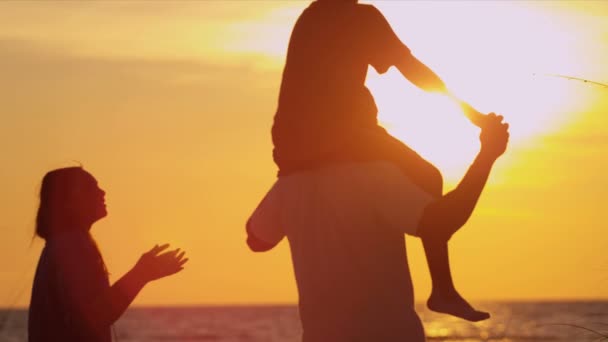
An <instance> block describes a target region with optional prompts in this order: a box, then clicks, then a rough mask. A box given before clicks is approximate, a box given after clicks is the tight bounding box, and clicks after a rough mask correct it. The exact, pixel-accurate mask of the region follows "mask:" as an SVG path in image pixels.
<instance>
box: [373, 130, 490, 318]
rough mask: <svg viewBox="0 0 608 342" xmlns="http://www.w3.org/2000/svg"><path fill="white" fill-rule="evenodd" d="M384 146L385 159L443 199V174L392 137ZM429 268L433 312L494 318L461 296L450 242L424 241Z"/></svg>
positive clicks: (437, 239) (433, 194) (431, 238)
mask: <svg viewBox="0 0 608 342" xmlns="http://www.w3.org/2000/svg"><path fill="white" fill-rule="evenodd" d="M384 134H386V135H387V137H385V138H384V139H386V140H384V142H383V143H381V144H378V146H376V147H377V148H378V149H379V150H381V151H383V152H382V153H383V155H384V157H385V158H386V159H387V160H389V161H392V162H394V163H396V164H397V165H398V166H399V168H400V169H401V170H402V171H403V172H404V173H405V174H406V176H407V177H409V178H410V179H411V180H412V181H413V182H414V183H415V184H416V185H418V186H419V187H420V188H422V189H423V190H425V191H426V192H427V193H429V194H431V195H432V196H433V197H435V198H438V197H441V196H442V195H443V177H442V176H441V172H440V171H439V170H438V169H437V168H436V167H435V166H434V165H433V164H431V163H429V162H428V161H426V160H425V159H424V158H422V157H421V156H420V155H418V154H417V153H416V152H415V151H413V150H412V149H410V148H409V147H407V146H406V145H405V144H403V143H402V142H401V141H400V140H398V139H396V138H394V137H392V136H390V135H389V134H388V133H384ZM422 244H423V246H424V251H425V254H426V259H427V264H428V266H429V271H430V273H431V280H432V283H433V290H432V293H431V296H430V298H429V300H428V302H427V305H428V307H429V309H431V310H433V311H437V312H442V313H447V314H450V315H454V316H457V317H460V318H463V319H466V320H469V321H480V320H484V319H487V318H489V317H490V315H489V314H488V313H486V312H481V311H477V310H475V309H474V308H473V307H472V306H471V305H470V304H469V303H467V301H466V300H464V298H462V297H461V296H460V294H459V293H458V291H456V287H455V286H454V282H453V280H452V273H451V270H450V260H449V255H448V241H447V240H445V239H444V238H439V237H437V238H433V237H429V238H425V239H423V240H422Z"/></svg>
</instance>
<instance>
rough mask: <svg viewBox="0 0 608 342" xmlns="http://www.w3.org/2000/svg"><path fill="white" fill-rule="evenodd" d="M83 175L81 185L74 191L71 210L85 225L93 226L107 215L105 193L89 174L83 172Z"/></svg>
mask: <svg viewBox="0 0 608 342" xmlns="http://www.w3.org/2000/svg"><path fill="white" fill-rule="evenodd" d="M83 173H84V174H83V177H82V180H81V184H79V185H78V186H77V188H76V189H74V193H73V208H75V209H76V211H77V212H78V216H79V217H80V218H81V219H82V220H83V221H84V222H85V223H87V224H93V223H94V222H96V221H98V220H100V219H102V218H104V217H105V216H106V215H107V214H108V212H107V209H106V203H105V195H106V193H105V191H103V190H102V189H101V188H100V187H99V184H98V183H97V180H96V179H95V178H94V177H93V176H92V175H91V174H89V173H87V172H85V171H83Z"/></svg>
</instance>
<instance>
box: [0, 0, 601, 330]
mask: <svg viewBox="0 0 608 342" xmlns="http://www.w3.org/2000/svg"><path fill="white" fill-rule="evenodd" d="M249 3H250V2H248V1H178V2H173V1H141V2H140V1H135V2H120V1H119V2H114V1H111V2H100V1H97V2H78V1H65V2H44V1H32V2H22V1H8V2H6V1H4V2H3V1H0V60H1V61H2V63H0V75H1V76H2V82H0V103H1V104H2V112H1V113H0V116H1V118H2V124H1V125H0V146H2V147H0V152H1V155H2V157H3V158H4V159H3V160H4V163H3V167H2V169H1V172H0V189H2V191H1V195H0V212H1V213H2V218H1V219H0V241H3V245H2V246H3V248H0V269H1V270H2V272H0V306H5V305H10V304H11V303H13V302H14V301H15V300H16V303H17V304H18V305H27V303H28V300H29V296H28V294H29V293H28V292H29V288H28V285H29V284H31V280H32V276H33V275H32V273H33V268H34V267H35V263H36V260H37V258H38V255H39V252H40V249H41V246H42V243H41V242H40V241H35V242H34V243H33V244H32V243H31V238H32V234H33V222H34V215H35V209H36V208H35V207H36V200H37V197H36V191H37V189H38V186H39V183H40V180H41V177H42V176H43V175H44V173H45V172H47V171H48V170H50V169H52V168H56V167H61V166H66V165H74V162H72V161H73V160H77V161H79V162H81V163H82V164H84V166H85V168H86V169H87V170H89V171H90V172H91V173H92V174H93V175H95V176H96V177H97V179H98V180H99V183H100V185H101V186H102V187H103V188H104V190H106V192H107V195H106V200H107V206H108V212H109V215H108V217H107V218H106V219H104V220H102V221H101V222H99V223H98V224H96V225H95V226H94V228H93V229H94V230H93V232H94V235H95V236H96V238H97V240H98V242H99V246H100V248H101V250H102V252H103V253H104V256H105V259H106V262H107V265H108V268H109V270H110V272H111V278H112V279H113V280H115V279H117V278H118V277H119V276H120V275H122V274H123V273H124V272H126V271H127V270H128V269H129V267H131V266H132V265H133V264H134V263H135V261H136V260H137V258H138V257H139V255H140V253H141V252H143V251H145V250H148V249H150V247H151V246H152V245H153V244H155V243H159V242H164V241H167V242H171V243H172V244H174V245H176V246H180V247H182V248H184V249H185V250H186V251H188V253H189V256H190V262H189V264H188V267H187V268H186V270H184V271H183V272H182V273H181V274H179V275H177V276H175V277H174V278H171V279H166V280H162V281H159V282H158V283H157V284H153V285H151V286H149V287H148V288H146V289H145V290H144V291H143V292H142V294H141V295H140V296H139V297H138V299H137V301H136V303H137V304H191V305H196V304H209V303H232V304H237V303H238V304H247V303H276V302H290V303H293V302H295V301H296V299H297V292H296V288H295V282H294V278H293V273H292V271H291V260H290V256H289V249H288V246H287V244H286V243H285V242H283V243H282V244H281V245H280V246H279V247H278V248H277V249H276V250H274V251H272V252H270V253H266V254H253V253H251V252H250V251H248V250H247V248H246V245H245V232H244V223H245V221H246V219H247V217H248V215H249V214H250V213H251V212H252V210H253V209H254V207H255V205H256V204H257V203H258V201H259V200H260V199H261V198H262V196H263V195H264V193H265V191H267V190H268V188H269V186H270V185H271V184H272V182H273V181H274V180H275V177H276V168H275V166H274V164H273V162H272V155H271V151H272V145H271V141H270V127H271V124H272V116H273V113H274V111H275V109H276V101H277V96H278V88H279V84H280V79H281V71H282V67H283V62H284V57H285V52H286V47H287V42H288V39H289V33H290V31H291V28H292V26H293V23H294V22H295V20H296V18H297V16H298V15H299V13H300V11H301V10H302V9H303V8H304V7H305V6H307V2H306V1H292V0H285V1H279V0H276V1H255V2H253V1H252V2H251V5H250V4H249ZM375 4H376V5H377V7H379V8H380V9H381V10H382V12H383V13H384V14H385V15H386V17H387V19H388V20H389V22H390V23H391V24H392V26H393V27H394V29H395V31H396V32H397V33H398V35H399V36H400V37H401V38H402V39H403V41H404V42H405V43H406V44H407V45H408V46H409V47H410V48H411V49H412V51H414V53H415V54H416V55H417V56H418V57H419V58H420V59H421V60H422V61H424V62H425V63H427V64H428V65H429V66H430V67H431V68H432V69H434V70H436V71H437V73H438V74H439V75H440V76H442V78H444V79H445V81H446V83H447V84H448V85H449V86H450V87H451V88H452V89H453V90H454V91H455V92H456V93H457V94H458V95H460V96H461V97H463V98H464V99H466V100H468V101H469V102H470V103H471V104H472V105H474V106H476V107H477V108H479V109H480V110H482V111H496V112H499V113H502V114H503V115H504V116H505V117H506V120H507V121H508V122H509V123H511V126H512V129H511V132H512V144H511V148H510V149H509V151H508V153H507V155H505V156H504V157H503V158H502V159H501V160H499V162H498V164H497V166H496V169H495V172H494V173H493V174H492V176H491V179H490V182H489V184H488V187H487V188H486V190H484V195H483V196H482V198H481V200H480V202H479V206H478V210H477V211H476V212H475V214H474V215H473V217H472V218H471V220H470V221H469V223H468V224H467V226H466V227H465V228H464V229H463V230H462V231H460V232H458V234H456V235H455V237H454V239H453V240H452V241H453V243H452V244H451V246H453V247H451V248H453V249H452V254H451V258H452V261H453V262H452V266H453V269H454V277H455V280H456V284H457V286H458V288H459V290H461V291H462V293H463V295H465V296H466V297H467V298H469V297H470V298H473V299H476V298H487V299H514V298H515V299H536V298H598V297H601V298H608V293H607V292H606V289H607V288H608V286H607V285H608V279H606V276H605V275H606V270H608V255H607V254H606V241H607V240H608V231H607V230H606V229H605V222H608V213H607V212H606V210H605V208H604V207H605V202H606V200H605V190H604V189H606V188H607V187H608V179H607V178H606V172H605V170H606V167H607V166H608V162H607V158H606V156H608V140H607V139H606V138H605V137H606V136H608V133H607V132H606V127H608V115H607V114H608V100H606V94H607V93H606V91H607V90H606V89H601V88H598V87H594V86H589V85H588V84H584V83H581V82H576V81H567V80H563V79H557V78H552V77H545V76H541V75H542V74H544V73H556V74H565V75H572V76H578V77H583V78H589V79H593V80H596V81H600V82H607V81H608V67H607V66H606V63H605V61H606V60H608V20H607V18H608V5H606V4H605V2H603V1H595V2H591V1H590V2H580V1H572V2H568V1H559V2H550V5H544V2H539V1H532V2H524V1H492V2H481V1H469V2H450V1H443V2H423V1H377V2H376V3H375ZM533 73H537V74H538V75H537V76H536V77H535V76H533V75H532V74H533ZM368 85H369V87H370V88H371V89H372V92H373V93H374V96H375V98H376V100H377V103H378V106H379V108H380V120H381V122H382V123H383V124H385V125H386V126H387V127H388V128H389V130H390V131H391V132H392V133H393V134H395V135H396V136H398V137H399V138H401V139H403V140H404V141H406V142H407V143H408V144H410V145H411V146H412V147H413V148H415V149H416V150H418V151H420V152H421V153H422V154H423V155H424V156H425V157H427V158H428V159H430V160H431V161H432V162H434V163H436V164H437V166H438V167H439V168H440V169H441V170H442V171H443V172H444V174H445V176H446V177H447V179H448V181H450V182H454V181H455V180H457V179H459V177H460V175H461V174H463V173H464V171H465V170H464V169H465V168H466V166H467V165H468V163H469V162H470V161H471V160H472V159H473V157H474V155H475V150H476V148H477V146H478V142H477V129H476V128H475V127H473V126H472V125H471V124H470V123H468V122H467V121H466V119H464V117H463V116H462V115H461V114H460V113H458V111H457V109H456V108H454V105H453V104H451V103H450V102H449V101H447V100H446V99H444V98H442V97H440V96H437V95H429V94H425V93H423V92H421V91H420V90H418V89H416V88H415V87H413V86H412V85H411V84H409V83H408V82H407V81H405V80H403V78H402V77H401V76H400V75H399V74H398V73H397V72H396V71H395V70H394V69H392V70H390V71H389V72H388V73H387V74H385V75H382V76H381V77H380V76H378V75H375V74H374V72H373V71H372V72H370V74H369V79H368ZM448 188H449V186H448ZM420 245H421V244H420V242H419V241H418V240H417V239H414V238H411V239H408V253H409V261H410V265H411V267H412V274H413V280H414V285H415V286H414V287H415V289H416V291H417V295H416V299H418V300H424V299H425V297H426V295H428V293H429V291H430V279H429V276H428V270H427V266H426V263H425V259H424V254H423V252H422V249H421V247H420ZM497 270H499V272H496V271H497ZM522 279H525V281H522ZM22 288H24V289H25V290H23V291H21V292H20V290H21V289H22ZM19 293H21V295H19ZM16 298H17V299H16ZM436 328H437V329H438V330H436V331H435V330H433V331H434V332H435V333H436V334H438V335H441V334H442V333H443V332H442V331H441V327H436ZM433 329H434V328H433Z"/></svg>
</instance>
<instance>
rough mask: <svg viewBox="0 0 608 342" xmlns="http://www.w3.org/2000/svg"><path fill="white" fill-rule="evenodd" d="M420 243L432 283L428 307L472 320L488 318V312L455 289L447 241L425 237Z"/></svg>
mask: <svg viewBox="0 0 608 342" xmlns="http://www.w3.org/2000/svg"><path fill="white" fill-rule="evenodd" d="M422 245H423V246H424V253H425V254H426V262H427V264H428V266H429V271H430V273H431V280H432V283H433V290H432V292H431V296H430V297H429V299H428V301H427V306H428V308H429V309H431V310H433V311H436V312H441V313H445V314H449V315H452V316H456V317H460V318H462V319H466V320H468V321H472V322H478V321H482V320H484V319H488V318H490V314H488V313H487V312H483V311H477V310H475V308H473V307H472V306H471V305H470V304H469V303H468V302H467V301H466V300H465V299H464V298H462V296H461V295H460V294H459V293H458V291H456V287H455V286H454V282H453V280H452V272H451V270H450V258H449V255H448V242H447V241H445V240H443V241H442V240H434V239H432V238H426V239H422Z"/></svg>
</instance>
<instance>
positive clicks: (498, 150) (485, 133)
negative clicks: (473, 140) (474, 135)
mask: <svg viewBox="0 0 608 342" xmlns="http://www.w3.org/2000/svg"><path fill="white" fill-rule="evenodd" d="M484 120H485V122H484V124H483V126H482V127H481V128H482V129H481V134H480V135H479V140H480V141H481V152H480V153H479V154H480V155H481V156H484V157H487V158H490V159H492V160H495V159H498V157H500V156H501V155H502V154H503V153H505V151H506V149H507V143H508V142H509V124H507V123H506V122H504V123H503V122H502V120H503V117H502V115H496V114H494V113H490V114H488V115H487V116H485V119H484Z"/></svg>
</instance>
